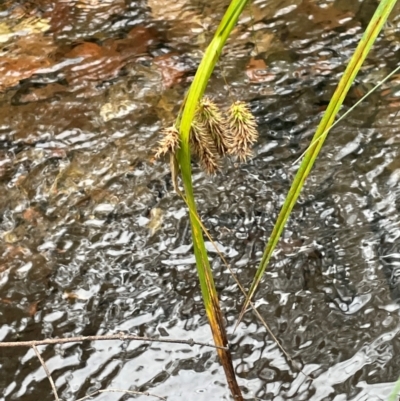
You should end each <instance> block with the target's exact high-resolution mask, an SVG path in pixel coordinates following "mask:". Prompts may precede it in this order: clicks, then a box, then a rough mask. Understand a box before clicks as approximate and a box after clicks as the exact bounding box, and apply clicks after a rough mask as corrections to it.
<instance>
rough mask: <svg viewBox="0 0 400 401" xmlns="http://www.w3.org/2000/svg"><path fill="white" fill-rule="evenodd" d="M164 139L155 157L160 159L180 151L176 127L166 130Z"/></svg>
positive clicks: (163, 131)
mask: <svg viewBox="0 0 400 401" xmlns="http://www.w3.org/2000/svg"><path fill="white" fill-rule="evenodd" d="M161 132H162V134H163V138H162V139H161V140H160V141H159V142H158V148H157V151H156V154H155V155H154V157H155V158H156V159H159V158H160V157H162V156H164V155H166V154H167V153H172V154H175V153H176V151H177V150H178V149H179V141H180V138H179V131H178V129H177V128H176V127H175V125H171V126H170V127H168V128H164V129H163V130H162V131H161Z"/></svg>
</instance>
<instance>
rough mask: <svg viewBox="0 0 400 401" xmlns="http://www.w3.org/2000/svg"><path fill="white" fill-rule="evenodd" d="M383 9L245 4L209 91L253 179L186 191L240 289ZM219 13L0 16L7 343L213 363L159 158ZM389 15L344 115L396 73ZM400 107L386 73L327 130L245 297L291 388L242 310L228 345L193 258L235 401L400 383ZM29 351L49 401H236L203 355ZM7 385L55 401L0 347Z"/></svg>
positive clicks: (398, 43)
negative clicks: (245, 144)
mask: <svg viewBox="0 0 400 401" xmlns="http://www.w3.org/2000/svg"><path fill="white" fill-rule="evenodd" d="M376 5H377V2H375V1H370V0H364V1H362V2H356V1H353V2H349V1H345V0H335V1H331V0H320V1H316V0H284V1H282V0H270V1H266V0H256V1H253V2H252V5H251V8H248V9H247V10H246V12H245V13H244V15H243V16H242V17H241V19H240V22H239V24H238V27H237V28H236V29H235V31H234V33H233V35H232V37H231V39H230V40H229V43H228V44H227V46H226V48H225V50H224V53H223V55H222V59H221V62H220V63H219V64H218V66H217V69H216V73H215V76H214V77H213V78H212V80H211V82H210V85H209V89H208V92H207V93H208V95H210V96H211V97H212V98H213V99H214V100H215V101H216V102H217V103H218V104H219V105H220V106H221V107H228V106H229V105H230V103H231V102H232V101H234V100H237V99H240V100H244V101H246V102H248V103H249V105H250V106H251V109H252V111H253V113H254V115H255V116H256V118H257V122H258V125H259V133H260V139H259V142H258V143H257V144H256V146H255V149H254V157H253V158H252V159H251V160H250V161H249V162H248V163H246V164H243V165H240V166H237V165H236V164H235V163H233V162H226V163H225V165H224V166H223V169H222V171H221V173H219V174H218V175H216V176H215V177H208V176H206V175H205V174H204V173H203V172H202V171H201V169H200V168H199V167H198V165H197V164H196V163H194V164H193V174H194V175H193V177H194V184H195V193H196V198H197V201H198V207H199V213H200V216H201V218H202V219H203V221H204V223H205V225H206V226H207V228H208V229H209V231H210V233H211V235H212V237H213V238H214V240H215V241H216V242H217V243H218V244H219V245H220V248H221V249H222V251H223V253H224V255H225V256H226V258H227V259H228V261H229V263H230V264H231V266H232V268H233V270H234V271H235V273H236V274H237V276H238V278H239V280H240V281H241V282H242V283H243V284H244V286H245V287H246V288H248V286H249V284H250V283H251V280H252V278H253V276H254V273H255V270H256V267H257V264H258V262H259V261H260V258H261V254H262V251H263V249H264V246H265V243H266V241H267V239H268V236H269V234H270V232H271V229H272V226H273V223H274V221H275V219H276V217H277V214H278V212H279V209H280V207H281V205H282V202H283V199H284V197H285V195H286V194H287V191H288V189H289V186H290V182H291V179H292V178H293V176H294V173H295V171H296V166H298V164H297V165H296V164H294V163H295V162H296V159H297V158H298V157H299V156H300V155H301V153H302V152H303V150H304V149H305V148H306V147H307V144H309V142H310V138H311V136H312V134H313V133H314V131H315V129H316V126H317V124H318V122H319V120H320V118H321V116H322V113H323V111H324V110H325V108H326V105H327V103H328V101H329V99H330V96H331V95H332V93H333V91H334V89H335V87H336V84H337V82H338V80H339V78H340V76H341V74H342V73H343V71H344V67H345V65H346V62H347V61H348V59H349V57H350V56H351V54H352V53H353V51H354V49H355V46H356V44H357V42H358V41H359V39H360V37H361V35H362V32H363V29H364V28H365V27H366V24H367V23H368V21H369V18H370V17H371V15H372V13H373V11H374V9H375V7H376ZM226 6H227V2H226V1H224V2H223V1H220V0H218V1H214V2H212V4H211V3H210V2H208V1H204V0H193V1H190V0H178V1H176V2H169V1H164V0H148V1H141V0H140V1H133V0H124V1H123V0H112V1H106V0H98V1H97V0H68V1H65V0H51V1H48V0H46V1H45V0H36V1H33V0H32V1H28V0H27V1H3V2H1V4H0V46H1V47H0V52H1V58H0V192H1V196H0V341H22V340H38V339H43V338H50V337H69V336H78V335H96V334H97V335H100V334H111V333H118V332H121V331H123V332H126V333H132V334H137V335H146V336H167V337H168V338H178V339H190V338H193V339H194V340H197V341H203V342H210V343H212V337H211V333H210V329H209V326H208V322H207V319H206V317H205V314H204V308H203V303H202V299H201V296H200V291H199V286H198V280H197V275H196V268H195V264H194V256H193V248H192V245H191V244H192V241H191V233H190V227H189V223H188V214H187V210H186V207H185V204H184V203H183V201H182V200H181V199H180V198H179V196H178V195H176V194H175V192H174V190H173V187H172V183H171V179H170V175H169V166H168V163H164V162H159V161H156V162H155V161H154V160H153V155H154V148H155V146H156V143H157V140H158V138H159V134H158V132H159V130H160V128H162V127H163V126H166V125H169V124H170V123H171V122H172V121H173V119H174V117H175V115H176V113H177V111H178V110H179V107H180V104H181V101H182V99H183V96H184V93H185V91H186V89H187V88H188V86H189V84H190V82H191V80H192V78H193V76H194V73H195V70H196V67H197V65H198V63H199V62H200V59H201V56H202V54H203V51H204V49H205V47H206V45H207V43H208V42H209V41H210V39H211V37H212V33H213V32H214V31H215V29H216V27H217V24H218V21H219V20H220V18H221V17H222V15H223V12H224V10H225V8H226ZM398 11H399V10H398V8H397V10H395V11H394V12H393V16H392V17H391V19H390V22H389V23H388V24H387V25H386V26H385V28H384V30H383V32H382V34H381V35H380V37H379V40H378V41H377V43H376V45H375V47H374V49H373V51H372V53H371V55H370V56H369V57H368V59H367V61H366V63H365V65H364V66H363V68H362V71H361V73H360V75H359V78H358V79H357V82H356V84H355V85H354V87H353V88H352V90H351V91H350V93H349V95H348V98H347V100H346V101H345V106H344V109H347V108H348V107H349V106H351V105H352V104H354V103H355V102H356V101H357V100H358V99H360V97H361V96H362V95H364V94H365V93H366V92H367V91H368V90H369V89H370V88H371V87H372V86H373V85H375V84H376V83H377V82H379V81H380V80H381V79H383V78H384V77H385V75H386V74H388V73H390V72H391V71H392V70H393V69H394V68H395V67H396V66H397V64H398V59H399V52H400V17H399V15H400V14H399V12H398ZM399 88H400V75H394V76H393V77H392V78H391V79H390V80H389V81H388V82H387V83H386V84H384V85H383V86H382V87H381V88H380V89H379V90H377V91H376V92H375V93H374V94H373V95H371V96H370V97H369V98H368V99H367V100H366V101H365V102H364V103H363V104H362V105H361V106H359V107H358V108H357V109H356V110H355V111H354V112H353V113H352V114H351V115H350V116H349V117H347V118H346V120H345V121H344V122H342V123H340V124H339V125H338V126H337V127H336V128H335V129H334V130H333V131H332V132H331V134H330V136H329V138H328V140H327V142H326V144H325V145H324V149H323V151H322V154H321V155H320V158H319V160H318V162H317V164H316V166H315V168H314V170H313V172H312V175H311V176H310V178H309V180H308V181H307V184H306V188H305V189H304V191H303V192H302V195H301V198H300V201H299V204H298V205H297V206H296V208H295V210H294V213H293V217H292V218H291V220H290V221H289V223H288V226H287V228H286V230H285V233H284V235H283V239H282V241H281V242H280V244H279V245H278V248H277V252H276V255H275V257H274V259H273V261H272V263H271V265H270V266H269V268H268V269H267V271H266V274H265V276H264V278H263V281H262V284H261V286H260V290H259V291H258V293H257V295H256V304H257V305H258V308H259V311H260V313H261V314H262V316H263V317H264V318H265V320H266V321H267V322H268V324H269V325H270V327H271V330H272V331H273V332H274V334H275V335H276V337H277V338H278V339H279V340H280V342H281V344H282V346H283V347H284V348H285V350H286V351H287V353H288V354H289V355H290V356H291V357H292V358H293V359H294V360H295V361H296V364H297V365H298V366H299V367H300V368H301V370H302V372H299V371H298V370H296V369H295V368H294V367H293V366H292V365H291V364H289V363H288V360H287V358H286V357H285V356H284V355H283V354H282V352H281V351H280V350H279V348H278V347H277V345H276V343H275V342H274V341H273V339H272V338H271V337H270V336H269V335H268V334H267V332H266V330H265V328H264V327H263V325H262V324H261V323H260V322H259V321H258V319H257V317H256V316H255V315H254V314H252V313H251V312H249V313H247V314H246V315H245V318H244V320H243V322H242V323H240V325H239V327H238V329H237V330H236V332H235V333H234V334H231V333H232V331H233V327H234V325H235V323H236V319H237V317H238V314H239V312H240V308H241V306H242V303H243V296H242V295H241V294H240V292H239V290H238V288H237V286H236V285H235V283H234V281H233V279H232V277H231V276H230V274H229V272H227V270H226V268H225V267H224V265H223V264H222V263H221V261H220V259H219V257H218V255H217V254H216V252H215V250H214V249H213V247H212V245H211V244H210V243H208V248H209V252H210V260H211V264H212V268H213V270H214V272H215V280H216V285H217V288H218V291H219V294H220V299H221V305H222V308H223V312H224V315H225V317H226V323H227V330H228V333H229V339H230V342H231V344H232V355H233V362H234V365H235V369H236V373H237V375H238V381H239V384H240V386H241V388H242V390H243V393H244V396H245V398H246V399H249V400H253V399H260V400H276V401H279V400H312V401H322V400H324V401H325V400H335V401H344V400H359V401H361V400H369V401H371V400H385V399H387V397H388V395H389V394H390V392H391V390H392V389H393V387H394V382H395V381H396V380H397V378H398V377H399V375H400V368H399V366H400V341H399V337H398V331H399V329H400V320H399V302H400V284H399V281H400V280H399V278H398V277H399V276H400V271H399V268H398V265H399V262H400V253H399V251H400V249H399V248H398V247H396V243H397V242H398V238H399V237H400V218H399V210H400V204H398V202H399V200H400V191H399V189H398V188H399V185H398V184H399V180H400V163H399V144H400V131H399V128H398V127H399V123H400V115H398V114H397V113H398V111H399V109H400V101H399V96H400V92H399ZM39 349H40V352H41V354H42V356H43V359H44V360H45V362H46V365H47V366H48V368H49V370H50V372H51V374H52V377H53V379H54V382H55V385H56V387H57V390H58V394H59V396H60V398H62V399H63V400H67V401H73V400H77V399H78V398H80V397H84V396H85V395H86V394H89V393H91V392H94V391H96V390H99V389H107V388H119V389H126V390H128V389H131V390H136V391H143V392H144V391H148V392H150V393H153V394H156V395H159V396H163V397H167V399H168V400H171V401H178V400H182V401H186V400H191V401H195V400H196V401H203V400H207V401H210V400H223V399H226V400H227V399H230V396H229V390H228V388H227V385H226V380H225V377H224V373H223V370H222V368H221V366H220V364H219V361H218V358H217V356H216V353H215V352H214V350H213V349H212V348H205V347H200V346H194V347H189V346H187V345H185V344H174V345H171V344H167V345H165V344H159V343H151V344H142V343H138V342H134V341H132V342H129V343H128V342H121V341H96V342H90V343H73V344H65V345H57V346H53V345H48V346H40V347H39ZM0 370H1V374H0V400H1V401H11V400H24V401H34V400H35V401H36V400H38V399H41V400H43V401H51V400H54V395H53V394H52V392H51V387H50V384H49V382H48V380H47V377H46V374H45V372H44V370H43V368H42V366H41V365H40V362H39V360H38V359H37V358H36V355H35V353H34V351H33V350H32V349H29V348H1V349H0ZM306 375H309V377H307V376H306ZM93 399H94V400H96V401H114V400H119V399H133V396H128V395H123V394H120V393H102V394H98V395H96V396H94V397H93ZM135 399H140V400H148V399H151V398H149V397H147V396H144V395H143V396H139V397H136V398H135Z"/></svg>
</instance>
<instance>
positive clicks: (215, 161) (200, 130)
mask: <svg viewBox="0 0 400 401" xmlns="http://www.w3.org/2000/svg"><path fill="white" fill-rule="evenodd" d="M190 144H191V149H192V152H193V153H194V154H195V155H196V156H198V158H199V160H200V164H201V166H202V167H203V169H204V170H205V171H206V172H207V173H208V174H215V173H216V172H217V171H218V170H219V154H218V151H217V147H216V144H215V142H214V140H213V138H212V137H211V135H210V132H209V131H208V129H207V126H206V125H205V124H204V123H202V122H201V121H198V120H197V119H195V120H194V121H193V123H192V130H191V132H190Z"/></svg>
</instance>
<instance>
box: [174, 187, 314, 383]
mask: <svg viewBox="0 0 400 401" xmlns="http://www.w3.org/2000/svg"><path fill="white" fill-rule="evenodd" d="M180 195H181V197H182V198H183V200H184V202H185V203H186V205H187V206H188V207H189V204H188V202H187V201H186V198H185V197H184V196H183V194H182V193H181V194H180ZM189 213H192V215H193V216H194V218H195V219H197V222H198V223H199V224H200V226H201V228H202V229H203V231H204V234H205V235H206V237H207V238H208V239H209V240H210V241H211V244H212V245H213V246H214V248H215V250H216V251H217V253H218V255H219V257H220V258H221V259H222V262H223V263H224V264H225V267H226V268H227V269H228V270H229V272H230V274H231V276H232V277H233V279H234V280H235V282H236V284H237V285H238V287H239V289H240V291H241V292H242V293H243V295H244V296H245V297H246V296H247V294H246V291H245V289H244V288H243V286H242V284H241V283H240V281H239V279H238V278H237V277H236V275H235V273H234V272H233V270H232V268H231V267H230V265H229V264H228V262H227V260H226V259H225V257H224V255H222V253H221V251H220V250H219V248H218V246H217V244H216V243H215V242H214V240H213V239H212V237H211V234H210V233H209V232H208V230H207V228H206V227H205V226H204V224H203V222H202V221H201V219H200V217H199V215H198V214H197V213H195V212H193V211H192V210H191V209H190V207H189ZM249 305H250V306H251V308H252V309H253V311H254V313H255V314H256V316H257V317H258V318H259V319H260V321H261V323H262V324H263V326H264V327H265V329H266V330H267V332H268V333H269V335H270V336H271V337H272V339H273V341H274V342H275V343H276V345H277V346H278V348H279V349H280V350H281V351H282V353H283V354H284V355H285V356H286V358H287V359H288V361H290V362H291V364H292V367H294V368H295V369H297V370H298V371H299V372H301V373H302V374H303V375H304V376H306V377H307V378H309V379H310V380H312V378H311V377H310V376H309V375H307V374H306V373H304V372H303V371H302V370H301V369H300V368H298V367H297V366H296V363H295V362H294V361H293V359H292V357H291V356H290V355H289V354H288V352H287V351H286V350H285V349H284V348H283V345H282V344H281V343H280V342H279V340H278V339H277V337H276V336H275V335H274V333H273V332H272V330H271V329H270V327H269V326H268V324H267V322H266V321H265V320H264V319H263V317H262V316H261V315H260V312H259V311H258V310H257V308H256V307H255V305H254V304H253V303H252V302H249Z"/></svg>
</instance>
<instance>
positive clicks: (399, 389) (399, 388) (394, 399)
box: [388, 377, 400, 401]
mask: <svg viewBox="0 0 400 401" xmlns="http://www.w3.org/2000/svg"><path fill="white" fill-rule="evenodd" d="M399 396H400V377H399V378H398V379H397V382H396V384H395V385H394V389H393V390H392V392H391V393H390V395H389V398H388V401H398V400H399Z"/></svg>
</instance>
